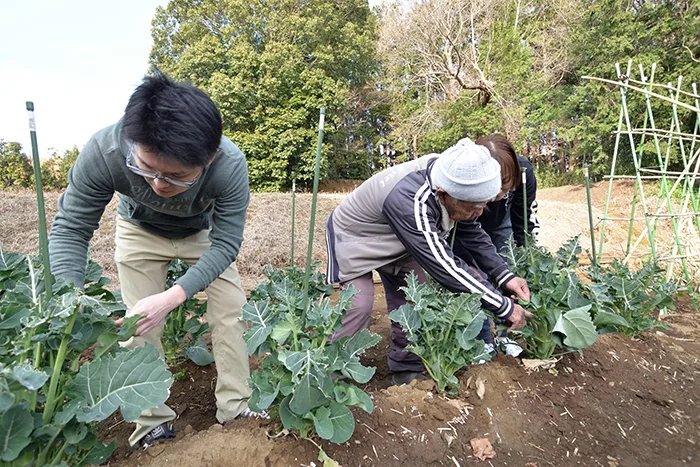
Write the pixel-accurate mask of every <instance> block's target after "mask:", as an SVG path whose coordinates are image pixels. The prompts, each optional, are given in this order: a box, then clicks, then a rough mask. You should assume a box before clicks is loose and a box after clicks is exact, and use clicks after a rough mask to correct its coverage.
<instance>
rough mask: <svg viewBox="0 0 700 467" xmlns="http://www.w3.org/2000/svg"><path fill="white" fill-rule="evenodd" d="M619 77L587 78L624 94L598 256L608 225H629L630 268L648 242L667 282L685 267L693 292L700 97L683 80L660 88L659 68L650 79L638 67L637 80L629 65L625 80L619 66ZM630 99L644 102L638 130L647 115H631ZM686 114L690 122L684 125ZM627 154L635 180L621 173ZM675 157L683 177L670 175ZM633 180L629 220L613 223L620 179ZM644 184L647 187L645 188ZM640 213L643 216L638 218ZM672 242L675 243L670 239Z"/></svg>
mask: <svg viewBox="0 0 700 467" xmlns="http://www.w3.org/2000/svg"><path fill="white" fill-rule="evenodd" d="M616 71H617V76H618V80H617V81H613V80H607V79H602V78H595V77H584V78H586V79H591V80H596V81H601V82H606V83H611V84H615V85H617V86H618V88H619V92H620V116H619V119H618V124H617V131H616V132H614V135H615V146H614V151H613V156H612V163H611V168H610V175H609V176H606V177H605V178H606V179H608V190H607V197H606V202H605V210H604V214H603V217H602V218H601V229H600V240H599V244H598V251H597V256H598V258H600V257H601V256H602V253H603V250H604V248H605V246H606V244H605V229H606V223H607V222H608V221H624V222H627V227H628V229H627V245H626V248H625V257H624V261H625V262H629V261H630V260H631V259H632V258H637V257H639V254H638V253H636V252H637V250H638V248H639V246H640V244H642V242H643V241H644V240H645V239H646V240H647V241H648V246H649V250H648V253H645V254H644V255H643V256H646V257H651V258H652V259H653V260H654V261H657V262H661V263H663V264H665V265H666V271H667V279H670V278H671V277H672V276H673V275H674V272H675V268H676V267H677V265H678V264H679V263H680V265H681V267H682V279H683V280H684V281H685V283H686V284H688V285H689V286H691V287H692V285H693V283H697V282H698V280H697V276H700V264H699V262H698V261H694V260H693V259H694V258H696V259H697V260H700V194H699V193H698V190H697V189H696V188H695V182H696V179H697V177H698V171H699V170H700V134H699V133H700V132H699V131H698V130H699V128H700V95H698V90H697V85H696V83H692V85H691V87H692V92H688V91H684V90H682V89H681V86H682V84H683V77H679V78H678V80H677V84H676V85H675V86H674V85H673V84H672V83H668V84H660V83H655V82H654V78H655V74H656V64H654V65H652V67H651V72H650V74H649V75H647V74H646V73H645V70H644V67H643V66H642V65H639V78H638V79H633V78H632V77H631V74H632V61H629V62H628V63H627V70H626V73H625V74H622V73H621V70H620V64H619V63H618V64H616ZM629 93H638V94H642V95H643V96H644V100H645V106H644V110H643V112H644V115H643V120H644V123H643V125H642V126H641V127H638V128H635V127H634V126H633V124H632V122H633V121H635V122H636V121H639V120H641V119H642V118H641V117H642V115H631V113H630V109H629V108H628V94H629ZM660 108H663V109H664V110H667V111H669V112H668V114H669V115H671V117H670V119H669V121H667V122H659V121H657V120H656V119H655V115H658V114H659V109H660ZM681 110H682V111H683V116H685V119H686V121H682V120H681V115H680V111H681ZM688 111H690V113H688ZM688 119H690V120H688ZM684 124H685V125H686V126H684ZM688 124H691V125H692V126H693V131H692V133H688V132H687V130H686V132H684V128H688ZM650 143H652V144H650ZM649 146H651V147H653V151H651V152H652V154H645V151H646V152H647V153H648V152H650V151H649V149H648V148H649ZM622 149H624V150H625V152H628V153H629V154H631V158H632V162H633V164H634V168H635V171H634V175H631V176H630V175H622V174H618V173H617V171H619V167H618V164H619V163H620V162H621V161H620V154H621V153H623V151H622ZM672 151H673V152H677V153H679V154H680V157H681V160H682V164H683V170H682V171H670V170H669V165H670V163H671V161H670V156H671V154H672ZM630 178H631V179H633V180H634V194H633V197H632V201H631V203H630V209H629V215H628V216H627V217H612V216H610V215H609V210H610V200H611V195H612V192H613V182H614V180H616V179H630ZM644 180H647V182H644V183H643V181H644ZM648 180H655V181H657V183H658V194H656V195H652V196H649V194H650V193H649V192H650V185H649V182H648ZM639 208H641V210H642V213H638V212H637V210H638V209H639ZM665 221H670V224H671V230H672V235H669V234H668V232H667V231H664V230H663V229H661V228H660V227H661V226H660V222H665ZM635 222H644V224H645V225H644V229H643V231H642V232H641V233H639V234H636V239H635V231H634V228H633V227H634V224H635ZM591 235H593V232H591ZM669 236H670V237H671V238H668V237H669ZM594 245H595V244H594Z"/></svg>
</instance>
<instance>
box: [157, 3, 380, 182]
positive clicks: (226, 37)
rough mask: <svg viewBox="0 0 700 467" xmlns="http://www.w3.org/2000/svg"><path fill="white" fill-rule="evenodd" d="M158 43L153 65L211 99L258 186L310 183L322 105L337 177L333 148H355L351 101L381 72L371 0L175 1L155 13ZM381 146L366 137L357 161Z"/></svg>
mask: <svg viewBox="0 0 700 467" xmlns="http://www.w3.org/2000/svg"><path fill="white" fill-rule="evenodd" d="M153 38H154V46H153V50H152V53H151V65H152V67H153V68H154V69H159V70H161V71H163V72H165V73H167V74H169V75H170V76H172V77H174V78H176V79H184V80H189V81H190V82H191V83H192V84H194V85H196V86H198V87H201V88H202V89H204V90H205V91H206V92H207V93H209V95H210V96H211V97H212V99H213V100H214V102H216V103H217V105H218V106H219V108H220V110H221V112H222V116H223V120H224V132H225V134H226V135H227V136H229V137H230V138H231V139H232V140H233V141H234V142H235V143H236V144H237V145H238V146H239V147H240V148H241V150H243V152H244V153H245V154H246V158H247V161H248V167H249V170H250V180H251V185H252V186H253V187H254V188H256V189H258V190H279V189H283V188H286V187H288V186H289V185H290V184H291V180H292V179H294V178H296V179H297V180H298V181H301V182H304V181H306V182H308V181H310V180H312V178H313V161H314V159H315V142H316V129H317V125H318V109H319V107H321V106H325V107H327V109H328V114H327V115H328V117H327V126H326V130H327V133H326V135H327V136H326V138H325V141H326V144H325V145H324V148H323V154H324V156H325V157H324V171H328V170H330V171H331V172H333V171H334V170H335V171H336V172H338V171H339V170H338V168H337V167H335V168H333V166H334V160H333V159H332V158H331V157H330V154H329V151H330V149H331V148H338V147H343V146H347V144H346V143H348V142H349V141H354V140H353V139H352V138H353V137H354V135H349V134H348V132H347V131H340V129H341V128H343V126H344V123H343V122H349V121H353V122H355V123H356V122H357V121H358V119H357V115H355V116H354V117H353V111H354V110H355V109H356V108H357V107H358V106H356V105H354V104H353V96H357V95H358V91H359V90H361V89H362V88H363V86H364V85H365V83H366V81H367V79H368V77H369V76H370V75H371V74H372V73H374V72H375V70H376V60H375V48H376V18H375V15H374V14H373V13H372V12H371V10H370V9H369V6H368V4H367V2H366V0H365V1H363V0H344V1H338V0H309V1H307V2H298V1H295V0H273V1H265V2H246V1H243V0H223V1H214V0H175V1H171V2H170V3H169V4H168V6H167V8H159V9H158V10H157V14H156V18H155V19H154V22H153ZM359 107H360V108H361V107H362V105H360V106H359ZM370 107H371V106H370ZM355 123H353V125H354V124H355ZM345 128H346V129H347V128H349V127H348V126H345ZM370 133H371V132H370ZM349 138H350V139H349ZM375 140H376V134H373V135H365V136H363V144H362V145H360V147H359V149H357V148H355V149H356V150H354V152H352V151H351V154H350V156H351V157H355V158H357V159H362V158H364V157H367V154H368V153H371V151H372V147H373V145H374V144H375ZM345 159H346V158H345Z"/></svg>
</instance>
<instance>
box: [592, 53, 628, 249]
mask: <svg viewBox="0 0 700 467" xmlns="http://www.w3.org/2000/svg"><path fill="white" fill-rule="evenodd" d="M630 70H631V63H628V64H627V76H629V74H630ZM618 76H619V74H618ZM623 117H624V112H623V111H622V108H620V117H619V118H618V120H617V133H616V134H615V148H614V149H613V158H612V163H611V164H610V179H609V180H608V194H607V197H606V198H605V212H604V213H603V222H602V224H601V225H600V243H599V246H598V256H599V257H602V256H603V246H604V244H605V224H606V223H607V221H608V212H609V210H610V197H611V196H612V188H613V180H614V177H615V165H616V164H617V155H618V153H619V148H620V135H621V134H622V133H621V131H622V118H623Z"/></svg>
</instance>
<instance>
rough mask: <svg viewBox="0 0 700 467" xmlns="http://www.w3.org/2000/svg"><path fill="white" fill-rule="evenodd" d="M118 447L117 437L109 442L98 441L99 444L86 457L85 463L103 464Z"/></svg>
mask: <svg viewBox="0 0 700 467" xmlns="http://www.w3.org/2000/svg"><path fill="white" fill-rule="evenodd" d="M116 447H117V438H114V439H113V440H112V442H111V443H109V444H104V443H103V442H102V441H98V442H97V445H96V446H95V447H94V448H92V449H91V450H90V454H88V455H87V457H85V463H86V464H89V465H101V464H102V463H104V462H106V461H107V459H109V458H110V456H111V455H112V453H113V452H114V449H115V448H116Z"/></svg>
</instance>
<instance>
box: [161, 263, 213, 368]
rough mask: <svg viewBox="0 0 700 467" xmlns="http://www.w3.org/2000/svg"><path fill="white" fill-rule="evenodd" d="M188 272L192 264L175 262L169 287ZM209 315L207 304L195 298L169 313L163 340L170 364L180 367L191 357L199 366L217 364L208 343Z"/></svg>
mask: <svg viewBox="0 0 700 467" xmlns="http://www.w3.org/2000/svg"><path fill="white" fill-rule="evenodd" d="M188 269H189V265H188V264H187V263H185V262H184V261H182V260H179V259H176V260H173V261H172V262H171V263H170V266H169V267H168V277H167V281H166V286H167V288H170V287H172V286H173V285H175V281H177V280H178V279H179V278H180V277H182V276H183V275H184V274H185V273H186V272H187V270H188ZM206 312H207V303H206V302H203V303H200V302H199V299H197V298H194V297H192V298H189V299H187V300H185V302H184V303H182V305H180V306H179V307H177V308H175V309H174V310H172V311H171V312H170V313H169V314H168V317H167V318H166V320H165V327H164V328H163V336H162V337H161V343H162V344H163V353H164V354H165V360H166V362H168V365H170V366H176V365H178V364H179V363H180V362H181V361H182V359H183V358H189V359H190V360H192V361H193V362H194V363H195V364H197V365H199V366H206V365H209V364H211V363H212V362H214V357H213V356H212V354H211V353H210V352H209V349H208V348H207V345H206V343H205V342H204V334H206V333H208V332H209V323H203V322H202V318H203V316H204V313H206Z"/></svg>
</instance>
